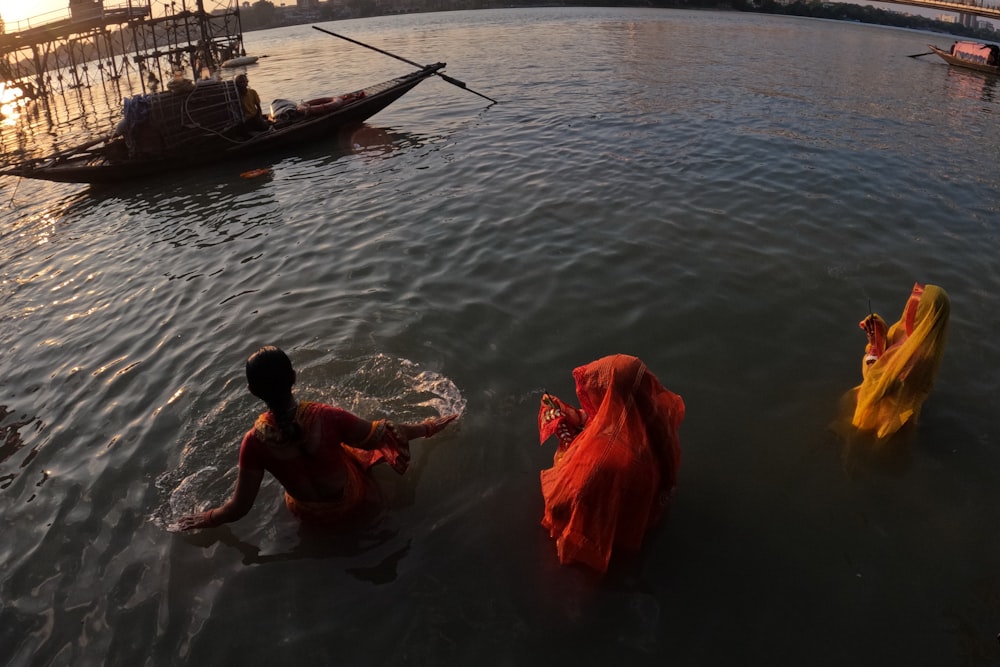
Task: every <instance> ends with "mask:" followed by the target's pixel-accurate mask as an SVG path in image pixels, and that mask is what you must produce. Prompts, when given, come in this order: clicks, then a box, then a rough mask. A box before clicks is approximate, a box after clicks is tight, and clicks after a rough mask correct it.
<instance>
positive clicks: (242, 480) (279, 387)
mask: <svg viewBox="0 0 1000 667" xmlns="http://www.w3.org/2000/svg"><path fill="white" fill-rule="evenodd" d="M246 375H247V388H248V389H249V391H250V393H251V394H253V395H254V396H256V397H257V398H259V399H261V400H262V401H264V403H265V404H267V407H268V410H267V411H266V412H264V413H263V414H261V415H260V416H259V417H258V418H257V420H256V422H255V423H254V425H253V428H251V429H250V430H249V431H247V433H246V434H245V435H244V436H243V441H242V443H241V445H240V455H239V468H238V473H237V477H236V487H235V489H234V490H233V494H232V496H231V497H230V498H229V500H227V501H226V502H225V503H224V504H223V505H222V506H220V507H213V508H212V509H209V510H207V511H205V512H201V513H199V514H193V515H188V516H185V517H182V518H181V519H180V520H179V521H178V524H177V525H178V527H179V528H180V529H181V530H190V529H192V528H209V527H212V526H218V525H220V524H223V523H229V522H231V521H236V520H237V519H240V518H242V517H243V516H245V515H246V514H247V512H249V511H250V508H251V507H252V506H253V503H254V500H255V499H256V497H257V492H258V491H259V489H260V485H261V482H262V481H263V479H264V472H265V471H266V472H270V473H271V474H272V475H274V477H275V478H277V480H278V481H279V482H280V483H281V485H282V486H283V487H284V489H285V503H286V505H287V506H288V508H289V510H291V512H292V513H293V514H295V515H296V516H298V517H299V518H301V519H304V520H312V521H319V522H321V523H325V524H331V523H337V522H340V521H343V520H345V519H348V518H350V517H352V516H356V515H357V514H358V513H359V512H360V511H361V510H363V509H364V508H365V507H368V506H370V505H371V503H372V502H373V501H374V500H375V499H377V497H378V487H377V485H376V483H375V480H374V479H373V478H372V477H371V475H369V474H368V471H369V469H370V468H371V467H372V466H374V465H375V464H377V463H381V462H383V461H384V462H386V463H388V464H389V465H390V466H391V467H392V468H393V469H394V470H395V471H396V472H398V473H399V474H403V473H404V472H405V471H406V469H407V467H408V465H409V460H410V449H409V442H410V441H411V440H413V439H415V438H429V437H431V436H433V435H434V434H436V433H438V432H439V431H441V430H442V429H444V428H445V427H446V426H447V425H448V424H449V423H451V422H452V421H454V420H455V419H457V418H458V415H449V416H446V417H437V418H431V419H427V420H424V421H423V422H421V423H418V424H409V423H393V422H391V421H389V420H386V419H380V420H377V421H367V420H365V419H361V418H359V417H357V416H355V415H353V414H351V413H350V412H347V411H346V410H341V409H339V408H335V407H333V406H330V405H326V404H324V403H313V402H299V401H296V400H295V398H294V396H293V394H292V386H293V385H294V384H295V370H294V368H293V367H292V362H291V360H289V358H288V355H286V354H285V353H284V352H283V351H282V350H280V349H279V348H277V347H274V346H266V347H262V348H260V349H259V350H257V351H256V352H254V353H253V354H252V355H250V358H249V359H247V362H246Z"/></svg>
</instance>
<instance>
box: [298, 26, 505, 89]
mask: <svg viewBox="0 0 1000 667" xmlns="http://www.w3.org/2000/svg"><path fill="white" fill-rule="evenodd" d="M313 28H315V29H316V30H319V31H320V32H325V33H326V34H328V35H332V36H333V37H339V38H340V39H343V40H346V41H348V42H350V43H351V44H357V45H358V46H363V47H365V48H366V49H371V50H372V51H378V52H379V53H381V54H382V55H386V56H389V57H390V58H395V59H396V60H402V61H403V62H404V63H407V64H408V65H413V66H414V67H420V68H422V67H423V65H421V64H420V63H415V62H413V61H412V60H407V59H406V58H403V57H402V56H397V55H396V54H395V53H389V52H388V51H384V50H382V49H380V48H378V47H377V46H372V45H371V44H365V43H364V42H359V41H358V40H356V39H351V38H350V37H344V36H343V35H338V34H337V33H335V32H330V31H329V30H325V29H323V28H320V27H319V26H318V25H314V26H313ZM434 74H436V75H437V76H439V77H441V78H442V79H444V80H445V81H447V82H448V83H450V84H452V85H454V86H458V87H459V88H461V89H462V90H467V91H469V92H470V93H472V94H473V95H479V96H480V97H482V98H483V99H486V100H489V101H490V102H492V103H493V104H496V103H497V101H496V100H495V99H493V98H492V97H487V96H486V95H483V94H482V93H477V92H476V91H474V90H473V89H472V88H469V87H468V86H467V85H466V84H465V82H464V81H459V80H458V79H454V78H452V77H450V76H448V75H447V74H441V72H434Z"/></svg>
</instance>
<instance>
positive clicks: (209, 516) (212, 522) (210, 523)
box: [205, 510, 215, 528]
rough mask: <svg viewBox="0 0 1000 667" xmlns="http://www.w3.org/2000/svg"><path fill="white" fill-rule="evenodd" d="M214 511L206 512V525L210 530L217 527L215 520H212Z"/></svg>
mask: <svg viewBox="0 0 1000 667" xmlns="http://www.w3.org/2000/svg"><path fill="white" fill-rule="evenodd" d="M213 511H214V510H208V511H207V512H205V523H207V524H208V526H209V527H210V528H211V527H212V526H214V525H215V519H213V518H212V512H213Z"/></svg>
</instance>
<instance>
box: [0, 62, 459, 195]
mask: <svg viewBox="0 0 1000 667" xmlns="http://www.w3.org/2000/svg"><path fill="white" fill-rule="evenodd" d="M444 67H445V64H444V63H435V64H433V65H426V66H424V67H422V68H420V69H418V70H417V71H415V72H412V73H410V74H406V75H404V76H400V77H397V78H395V79H390V80H388V81H383V82H382V83H377V84H374V85H371V86H368V87H367V88H362V89H361V90H356V91H353V92H350V93H347V94H341V95H337V96H333V97H320V98H316V99H312V100H308V101H306V102H293V101H291V100H275V102H273V103H272V105H271V111H272V114H271V115H272V117H271V119H270V120H271V122H270V124H269V126H268V127H267V129H266V130H263V131H248V130H246V129H244V126H243V112H242V107H241V105H240V101H239V94H238V92H237V90H236V84H235V83H234V82H233V81H232V80H228V81H212V80H209V81H199V82H198V83H197V85H194V84H192V86H191V88H190V89H186V90H184V91H181V92H169V91H168V92H161V93H154V94H150V95H138V96H135V97H132V98H126V103H125V109H124V112H123V120H122V121H121V123H119V128H120V130H119V131H116V132H115V135H116V136H114V137H109V138H103V139H96V140H94V141H91V142H88V143H86V144H84V145H82V146H76V147H74V148H71V149H67V150H63V151H59V152H58V153H55V154H53V155H48V156H46V157H43V158H39V159H35V160H29V161H27V162H24V163H22V164H18V165H14V166H11V167H8V168H7V169H5V170H3V171H0V175H6V176H20V177H22V178H34V179H40V180H46V181H58V182H63V183H119V182H122V181H125V180H129V179H134V178H140V177H149V176H159V177H168V176H170V174H172V173H177V172H184V171H188V170H190V169H191V168H192V167H194V166H196V165H200V164H208V163H212V162H219V161H222V160H228V159H234V158H239V157H246V156H251V155H258V154H261V153H270V152H274V153H281V152H284V153H285V154H288V153H290V152H291V151H292V149H293V148H294V147H295V146H298V145H301V144H303V143H306V142H316V141H322V140H324V139H329V138H332V137H337V136H338V135H339V134H340V132H342V131H344V130H350V129H353V128H355V127H358V126H360V125H361V124H362V123H363V122H364V121H365V120H367V119H368V118H370V117H372V116H374V115H375V114H377V113H378V112H379V111H381V110H383V109H385V108H386V107H387V106H389V105H390V104H392V103H393V102H395V101H396V100H398V99H399V98H400V97H402V96H403V95H405V94H406V93H407V92H409V91H410V90H412V89H413V88H414V87H416V85H417V84H419V83H420V82H421V81H423V80H424V79H427V78H428V77H431V76H434V75H435V74H438V72H439V71H440V70H442V69H444ZM438 76H443V75H440V74H438Z"/></svg>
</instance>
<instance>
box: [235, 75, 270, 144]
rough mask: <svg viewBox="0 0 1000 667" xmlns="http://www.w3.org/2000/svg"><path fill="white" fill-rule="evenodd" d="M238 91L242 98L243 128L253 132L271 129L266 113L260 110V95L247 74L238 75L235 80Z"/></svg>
mask: <svg viewBox="0 0 1000 667" xmlns="http://www.w3.org/2000/svg"><path fill="white" fill-rule="evenodd" d="M233 82H234V83H235V84H236V91H237V92H238V93H239V96H240V107H241V108H242V110H243V127H244V128H246V129H247V130H249V131H251V132H263V131H264V130H266V129H268V127H270V123H268V122H267V118H265V117H264V112H263V111H262V110H261V108H260V95H258V94H257V91H256V90H254V89H253V88H251V87H250V81H249V79H247V75H246V74H237V75H236V78H235V79H233Z"/></svg>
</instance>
